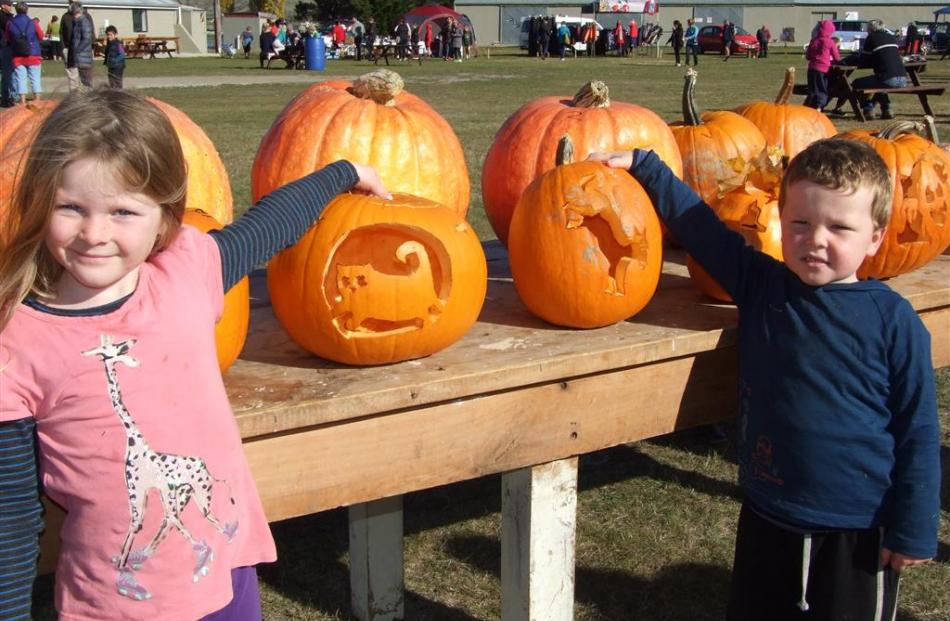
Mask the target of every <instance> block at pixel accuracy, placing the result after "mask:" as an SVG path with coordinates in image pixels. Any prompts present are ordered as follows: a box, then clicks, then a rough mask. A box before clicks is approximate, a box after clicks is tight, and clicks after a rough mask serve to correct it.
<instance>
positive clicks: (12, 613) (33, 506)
mask: <svg viewBox="0 0 950 621" xmlns="http://www.w3.org/2000/svg"><path fill="white" fill-rule="evenodd" d="M35 425H36V423H35V422H34V420H33V419H32V418H24V419H20V420H14V421H8V422H3V423H0V621H13V620H16V621H22V620H23V619H29V618H30V604H31V600H32V597H33V580H34V579H35V578H36V560H37V557H38V555H39V534H40V532H41V531H42V530H43V515H42V505H41V504H40V499H39V484H38V480H37V475H36V452H35V448H34V443H33V430H34V428H35Z"/></svg>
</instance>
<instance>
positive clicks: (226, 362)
mask: <svg viewBox="0 0 950 621" xmlns="http://www.w3.org/2000/svg"><path fill="white" fill-rule="evenodd" d="M182 223H183V224H189V225H191V226H193V227H195V228H196V229H198V230H199V231H202V232H204V233H207V232H209V231H214V230H216V229H220V228H221V223H220V222H218V221H217V220H215V219H214V218H213V217H212V216H211V215H210V214H208V213H206V212H204V211H202V210H200V209H187V210H185V217H184V219H183V220H182ZM250 291H251V286H250V282H249V281H248V278H247V276H245V277H244V278H242V279H241V280H240V281H238V283H237V284H235V285H234V286H233V287H231V288H230V289H229V290H228V291H227V293H225V294H224V311H223V312H222V313H221V319H219V320H218V323H217V325H215V327H214V342H215V345H216V346H217V350H218V366H219V367H220V368H221V372H222V373H224V372H225V371H227V370H228V368H230V366H231V365H232V364H234V361H235V360H237V358H238V356H239V355H240V353H241V350H242V349H243V348H244V341H245V340H246V339H247V327H248V323H249V322H250V312H251V293H250Z"/></svg>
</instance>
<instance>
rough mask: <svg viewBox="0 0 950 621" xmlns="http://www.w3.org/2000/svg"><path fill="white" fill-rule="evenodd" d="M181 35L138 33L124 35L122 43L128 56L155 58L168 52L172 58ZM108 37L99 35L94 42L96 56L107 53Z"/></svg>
mask: <svg viewBox="0 0 950 621" xmlns="http://www.w3.org/2000/svg"><path fill="white" fill-rule="evenodd" d="M179 40H180V39H179V37H148V36H145V35H138V36H137V37H123V38H122V45H123V47H125V55H126V57H127V58H146V57H148V58H155V56H156V54H168V57H169V58H172V52H177V51H178V49H179V48H178V43H179ZM105 49H106V38H105V37H99V38H98V39H96V40H95V41H94V42H93V46H92V51H93V55H94V56H102V55H103V54H105Z"/></svg>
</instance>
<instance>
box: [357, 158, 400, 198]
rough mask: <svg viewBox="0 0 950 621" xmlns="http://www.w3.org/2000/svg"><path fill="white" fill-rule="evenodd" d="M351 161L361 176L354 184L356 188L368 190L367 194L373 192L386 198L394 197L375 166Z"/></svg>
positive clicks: (363, 190)
mask: <svg viewBox="0 0 950 621" xmlns="http://www.w3.org/2000/svg"><path fill="white" fill-rule="evenodd" d="M350 163H351V164H353V168H355V169H356V174H357V175H358V176H359V180H358V181H357V182H356V185H354V186H353V189H354V190H359V191H361V192H366V193H367V194H372V195H374V196H378V197H380V198H384V199H386V200H391V199H392V197H393V195H392V194H390V193H389V190H387V189H386V186H384V185H383V180H382V179H380V178H379V174H377V172H376V169H375V168H373V167H372V166H367V165H365V164H357V163H355V162H350Z"/></svg>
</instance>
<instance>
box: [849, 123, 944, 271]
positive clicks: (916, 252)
mask: <svg viewBox="0 0 950 621" xmlns="http://www.w3.org/2000/svg"><path fill="white" fill-rule="evenodd" d="M915 131H923V126H922V125H921V124H918V123H913V122H908V121H902V122H898V123H894V124H892V125H889V126H888V127H885V128H884V129H882V130H881V131H879V132H871V131H867V130H853V131H850V132H848V133H846V134H844V135H843V136H842V137H843V138H848V139H851V140H859V141H861V142H865V143H867V144H870V145H871V146H872V147H873V148H874V150H875V151H876V152H877V154H878V155H880V156H881V158H882V159H883V160H884V163H885V164H886V165H887V168H888V171H889V172H890V174H891V180H892V183H893V191H894V199H893V203H892V204H891V218H890V222H889V223H888V225H887V230H886V231H885V233H884V241H883V242H882V243H881V247H880V248H879V249H878V251H877V253H876V254H875V255H874V256H873V257H868V258H866V259H865V260H864V263H862V264H861V267H860V269H858V277H859V278H888V277H891V276H897V275H898V274H906V273H907V272H910V271H912V270H915V269H917V268H918V267H921V266H922V265H925V264H926V263H927V262H929V261H930V260H932V259H933V258H934V257H936V256H937V255H939V254H940V253H942V252H943V251H944V250H946V249H947V248H948V247H950V153H947V151H945V150H943V149H942V148H940V147H939V146H937V145H936V144H934V143H935V142H936V141H937V137H936V136H935V135H934V136H931V137H932V138H933V139H934V140H933V141H931V140H928V139H927V138H924V137H922V136H919V135H917V134H915V133H913V132H915Z"/></svg>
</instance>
